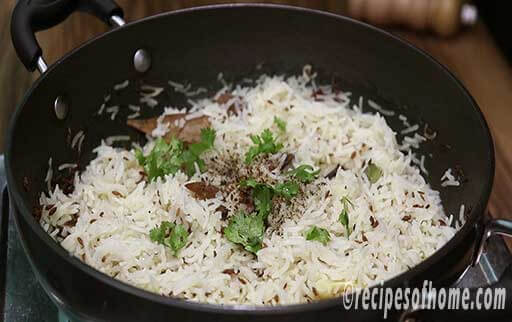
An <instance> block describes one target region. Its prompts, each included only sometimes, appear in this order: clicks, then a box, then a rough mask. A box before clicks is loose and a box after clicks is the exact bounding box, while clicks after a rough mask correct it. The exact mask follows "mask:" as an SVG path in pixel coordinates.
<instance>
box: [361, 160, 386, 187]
mask: <svg viewBox="0 0 512 322" xmlns="http://www.w3.org/2000/svg"><path fill="white" fill-rule="evenodd" d="M364 173H365V174H366V176H367V177H368V180H370V182H371V183H375V182H377V181H379V178H380V177H381V176H382V169H381V168H379V167H378V166H376V165H375V164H373V163H372V162H371V161H370V163H369V164H368V166H367V167H366V170H365V171H364Z"/></svg>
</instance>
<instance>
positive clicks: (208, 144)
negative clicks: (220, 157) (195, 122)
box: [188, 128, 215, 157]
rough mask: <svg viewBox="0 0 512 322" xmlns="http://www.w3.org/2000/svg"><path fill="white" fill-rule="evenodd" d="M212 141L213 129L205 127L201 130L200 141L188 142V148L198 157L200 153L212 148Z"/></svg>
mask: <svg viewBox="0 0 512 322" xmlns="http://www.w3.org/2000/svg"><path fill="white" fill-rule="evenodd" d="M213 142H215V130H213V129H211V128H206V129H202V130H201V141H200V142H198V143H193V144H190V145H189V147H188V150H189V151H190V152H191V153H192V154H194V155H195V156H197V157H199V155H201V153H203V152H205V151H207V150H209V149H211V148H213Z"/></svg>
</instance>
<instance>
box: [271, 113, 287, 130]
mask: <svg viewBox="0 0 512 322" xmlns="http://www.w3.org/2000/svg"><path fill="white" fill-rule="evenodd" d="M274 123H275V124H276V125H277V127H278V128H279V130H280V131H281V132H282V133H284V132H286V122H285V121H283V120H282V119H280V118H279V117H277V116H274Z"/></svg>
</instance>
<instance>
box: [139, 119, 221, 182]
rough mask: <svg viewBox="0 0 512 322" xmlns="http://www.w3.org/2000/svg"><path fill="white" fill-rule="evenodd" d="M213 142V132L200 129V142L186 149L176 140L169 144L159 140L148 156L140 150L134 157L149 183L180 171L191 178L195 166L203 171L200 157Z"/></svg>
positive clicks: (202, 162)
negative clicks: (142, 168)
mask: <svg viewBox="0 0 512 322" xmlns="http://www.w3.org/2000/svg"><path fill="white" fill-rule="evenodd" d="M214 141H215V131H214V130H212V129H210V128H207V129H202V130H201V141H200V142H198V143H194V144H190V145H189V146H188V147H187V148H185V145H184V144H183V142H182V141H180V140H178V139H176V138H172V139H171V141H170V142H169V144H167V143H165V141H164V140H163V139H162V138H159V139H157V140H156V141H155V146H154V147H153V150H151V152H150V153H149V155H148V156H144V155H143V153H142V151H141V150H136V151H135V157H136V158H137V161H138V162H139V164H140V165H142V166H143V167H144V171H145V172H146V174H147V175H148V179H149V180H150V181H151V180H154V179H156V178H158V177H163V176H165V175H168V174H175V173H176V172H178V171H179V170H180V169H181V170H183V171H184V172H185V173H187V175H189V176H192V175H194V173H195V172H196V167H195V164H197V165H198V167H199V170H201V171H204V167H205V165H204V161H203V160H202V159H201V158H200V155H201V153H203V152H205V151H206V150H209V149H211V148H212V147H213V143H214Z"/></svg>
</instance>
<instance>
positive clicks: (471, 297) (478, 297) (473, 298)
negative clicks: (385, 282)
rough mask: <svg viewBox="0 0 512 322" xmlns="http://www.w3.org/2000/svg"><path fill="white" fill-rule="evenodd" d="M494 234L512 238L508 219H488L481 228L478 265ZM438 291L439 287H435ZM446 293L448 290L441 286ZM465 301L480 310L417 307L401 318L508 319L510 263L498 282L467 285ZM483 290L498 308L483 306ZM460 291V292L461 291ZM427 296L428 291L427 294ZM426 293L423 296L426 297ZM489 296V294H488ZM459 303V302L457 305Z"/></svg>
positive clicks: (511, 305) (511, 284)
mask: <svg viewBox="0 0 512 322" xmlns="http://www.w3.org/2000/svg"><path fill="white" fill-rule="evenodd" d="M494 235H502V236H507V237H512V221H511V220H504V219H493V220H490V221H489V222H488V223H487V224H486V225H485V228H484V233H483V235H482V239H481V241H480V245H478V251H477V254H476V257H475V258H476V259H475V264H478V262H479V261H480V258H481V256H482V254H483V252H484V250H485V246H486V244H487V241H488V239H489V238H490V237H491V236H494ZM438 291H439V290H438ZM444 291H445V293H446V294H449V292H450V290H449V289H447V288H445V289H444ZM467 293H468V295H467V300H466V303H474V304H475V305H476V303H479V304H481V305H482V307H483V308H484V309H478V308H477V307H476V306H473V307H469V308H467V307H466V308H462V307H460V308H459V309H457V310H453V309H451V310H439V309H434V310H425V309H423V308H419V309H416V310H411V311H410V312H405V313H404V314H403V315H402V317H401V319H400V320H401V321H436V322H441V321H447V322H448V321H450V322H452V321H510V320H511V317H512V264H509V265H508V267H507V268H506V269H505V271H504V272H503V274H502V275H501V277H500V278H499V279H498V281H496V282H494V283H492V284H490V285H485V286H482V287H475V288H470V289H468V290H467ZM486 293H489V294H491V295H492V297H493V299H492V300H493V302H492V301H491V302H492V303H491V305H497V306H498V307H487V308H485V299H486V298H485V297H486ZM462 294H463V292H462ZM430 295H431V294H430ZM430 295H429V294H426V296H427V297H428V296H430ZM491 295H489V296H491ZM460 303H462V302H459V304H460Z"/></svg>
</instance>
